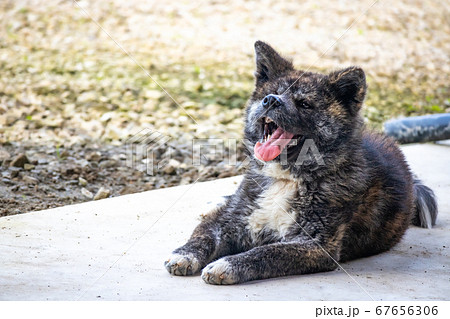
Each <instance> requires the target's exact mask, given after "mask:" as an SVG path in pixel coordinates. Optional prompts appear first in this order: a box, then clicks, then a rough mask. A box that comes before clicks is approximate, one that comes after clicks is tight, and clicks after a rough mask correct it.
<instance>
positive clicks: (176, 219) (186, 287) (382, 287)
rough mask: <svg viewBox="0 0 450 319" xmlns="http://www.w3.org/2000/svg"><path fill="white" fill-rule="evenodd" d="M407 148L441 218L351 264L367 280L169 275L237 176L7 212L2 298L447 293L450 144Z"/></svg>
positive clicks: (407, 296)
mask: <svg viewBox="0 0 450 319" xmlns="http://www.w3.org/2000/svg"><path fill="white" fill-rule="evenodd" d="M403 151H404V152H405V154H406V156H407V158H408V160H409V162H410V164H411V167H412V169H413V170H414V172H416V173H417V174H418V175H419V177H420V178H422V179H423V180H424V182H426V183H427V185H429V186H431V187H432V188H433V189H434V190H435V192H436V194H437V196H438V199H439V209H440V214H439V218H438V223H437V226H436V227H435V228H434V229H432V230H428V229H421V228H416V227H412V228H410V229H409V230H408V231H407V234H406V236H405V237H404V239H403V240H402V242H401V243H400V244H399V245H397V246H396V247H395V249H393V250H391V251H390V252H387V253H384V254H381V255H378V256H373V257H370V258H365V259H360V260H357V261H353V262H349V263H345V264H343V265H342V266H343V267H344V268H345V269H346V271H347V272H348V273H349V274H350V275H351V276H352V277H353V278H354V279H355V280H356V281H357V283H358V284H356V283H355V282H354V281H353V280H352V279H351V278H350V277H349V276H348V275H347V274H345V273H344V272H343V271H341V270H336V271H334V272H329V273H320V274H313V275H303V276H292V277H286V278H278V279H271V280H265V281H256V282H251V283H247V284H243V285H238V286H211V285H207V284H205V283H203V281H202V280H201V278H200V277H199V276H193V277H172V276H170V275H169V274H168V273H167V271H166V270H165V269H164V267H163V261H164V260H165V258H166V257H167V256H168V255H169V253H170V252H171V251H172V250H173V249H174V248H176V247H178V246H180V245H181V244H183V243H184V242H185V241H186V240H187V239H188V237H189V236H190V234H191V232H192V230H193V228H194V227H195V226H196V224H197V223H198V222H199V218H198V216H199V214H200V213H205V212H207V211H208V210H210V209H211V208H213V207H215V206H216V205H217V203H218V202H220V201H222V200H223V197H222V196H224V195H228V194H231V193H233V191H234V190H235V189H236V187H237V185H238V183H239V180H240V179H241V177H233V178H228V179H222V180H217V181H213V182H206V183H197V184H195V185H186V186H180V187H174V188H170V189H161V190H155V191H150V192H145V193H140V194H133V195H127V196H121V197H117V198H111V199H106V200H102V201H96V202H89V203H84V204H79V205H73V206H66V207H61V208H56V209H50V210H45V211H40V212H32V213H27V214H24V215H18V216H11V217H3V218H0V234H1V243H0V247H1V249H0V300H105V299H106V300H370V297H369V295H368V294H370V296H372V297H373V298H374V299H376V300H448V299H450V297H449V296H450V258H449V246H450V232H449V230H450V199H449V194H450V178H449V177H450V165H449V159H450V146H447V145H432V144H427V145H409V146H404V147H403ZM359 285H360V286H359ZM361 287H362V288H363V289H364V290H365V291H367V293H368V294H366V293H365V292H364V290H363V289H362V288H361Z"/></svg>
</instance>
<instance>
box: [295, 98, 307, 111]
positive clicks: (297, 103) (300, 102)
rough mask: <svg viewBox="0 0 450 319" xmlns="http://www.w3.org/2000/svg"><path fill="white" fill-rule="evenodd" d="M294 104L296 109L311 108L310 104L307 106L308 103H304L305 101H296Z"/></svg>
mask: <svg viewBox="0 0 450 319" xmlns="http://www.w3.org/2000/svg"><path fill="white" fill-rule="evenodd" d="M295 104H296V105H297V107H299V108H302V109H309V108H311V104H309V103H308V101H305V100H299V101H296V103H295Z"/></svg>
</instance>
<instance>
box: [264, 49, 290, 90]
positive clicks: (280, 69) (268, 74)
mask: <svg viewBox="0 0 450 319" xmlns="http://www.w3.org/2000/svg"><path fill="white" fill-rule="evenodd" d="M255 53H256V72H255V77H256V85H259V84H262V83H264V82H267V81H270V80H272V79H275V78H277V77H279V76H281V75H283V74H285V73H287V72H289V71H291V70H293V69H294V67H293V65H292V62H291V61H290V60H287V59H285V58H283V57H282V56H281V55H279V54H278V52H277V51H275V50H274V49H273V48H272V47H271V46H270V45H268V44H267V43H264V42H262V41H256V42H255Z"/></svg>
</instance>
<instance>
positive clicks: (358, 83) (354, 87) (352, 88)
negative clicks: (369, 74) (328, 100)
mask: <svg viewBox="0 0 450 319" xmlns="http://www.w3.org/2000/svg"><path fill="white" fill-rule="evenodd" d="M328 79H329V85H330V89H331V92H332V93H333V94H334V96H335V98H336V99H337V100H338V101H339V102H340V103H342V105H343V106H344V107H345V108H346V109H347V110H348V111H349V113H350V114H351V115H353V116H354V115H356V114H357V113H358V111H359V110H360V109H361V106H362V103H363V101H364V98H365V96H366V89H367V84H366V75H365V74H364V71H363V70H362V69H361V68H359V67H355V66H352V67H349V68H346V69H343V70H340V71H334V72H331V73H330V74H329V75H328Z"/></svg>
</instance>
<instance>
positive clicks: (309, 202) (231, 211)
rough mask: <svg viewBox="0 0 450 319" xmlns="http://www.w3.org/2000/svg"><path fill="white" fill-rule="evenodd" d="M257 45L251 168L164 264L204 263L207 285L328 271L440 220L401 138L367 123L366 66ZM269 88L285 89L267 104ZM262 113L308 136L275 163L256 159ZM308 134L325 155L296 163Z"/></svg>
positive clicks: (192, 267)
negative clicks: (293, 57)
mask: <svg viewBox="0 0 450 319" xmlns="http://www.w3.org/2000/svg"><path fill="white" fill-rule="evenodd" d="M255 50H256V66H257V67H256V73H255V77H256V87H255V90H254V92H253V94H252V96H251V98H250V100H249V103H248V106H247V111H246V127H245V141H246V146H247V151H248V154H249V156H250V158H251V164H250V168H249V170H248V172H247V173H246V175H245V176H244V179H243V181H242V183H241V184H240V186H239V188H238V190H237V191H236V193H235V194H234V195H232V196H230V197H229V198H228V199H227V200H226V202H225V203H224V204H223V205H222V206H220V207H218V208H217V209H216V210H214V211H213V212H211V213H209V214H207V215H206V216H205V217H204V219H203V221H202V222H201V223H200V225H198V226H197V228H196V229H195V230H194V233H193V234H192V237H191V238H190V239H189V241H188V242H187V243H186V244H185V245H184V246H182V247H180V248H178V249H176V250H175V251H174V252H173V255H172V256H171V257H170V258H169V260H167V261H166V262H165V266H166V268H167V270H168V271H169V272H170V273H171V274H175V275H191V274H194V273H196V272H199V271H200V270H201V269H203V268H204V269H203V273H202V278H203V279H204V280H205V281H206V282H207V283H210V284H236V283H242V282H246V281H250V280H256V279H265V278H272V277H278V276H287V275H298V274H306V273H314V272H320V271H329V270H333V269H335V268H336V267H337V262H341V261H347V260H351V259H355V258H359V257H364V256H370V255H374V254H378V253H380V252H383V251H386V250H388V249H390V248H391V247H392V246H394V245H395V244H396V243H398V242H399V240H400V239H401V238H402V236H403V234H404V233H405V231H406V229H407V228H408V225H409V224H411V222H414V223H415V224H417V225H422V226H426V225H428V226H429V225H430V224H434V222H435V220H436V216H437V206H436V201H435V199H434V195H433V192H432V191H431V190H430V189H429V188H428V187H426V186H424V185H422V184H421V183H420V182H419V181H417V180H414V179H413V177H412V174H411V172H410V170H409V167H408V164H407V163H406V161H405V158H404V156H403V154H402V152H401V151H400V149H399V148H398V147H397V145H396V143H395V142H393V141H392V140H391V139H389V138H387V137H385V136H383V135H381V134H378V133H375V132H372V131H369V130H367V129H366V128H365V127H364V125H363V120H362V118H361V116H360V114H359V110H360V109H361V106H362V104H363V101H364V98H365V94H366V81H365V75H364V72H363V70H362V69H360V68H358V67H350V68H347V69H344V70H340V71H335V72H332V73H330V74H328V75H323V74H317V73H311V72H304V71H299V70H295V69H294V68H293V66H292V63H291V62H290V61H289V60H287V59H285V58H283V57H281V56H280V55H279V54H278V53H277V52H276V51H275V50H274V49H272V48H271V47H270V46H269V45H267V44H265V43H263V42H260V41H258V42H256V43H255ZM286 90H287V91H286ZM285 91H286V92H285ZM283 92H285V93H284V94H282V93H283ZM268 94H278V95H281V94H282V103H281V104H280V105H278V106H276V107H270V108H268V109H264V108H263V107H262V106H261V104H260V102H261V100H262V99H263V98H264V97H265V96H266V95H268ZM261 116H270V118H272V119H273V120H274V121H275V122H276V123H277V124H278V125H279V126H280V127H282V128H283V129H284V130H286V131H289V132H291V133H295V134H298V135H300V136H301V138H300V139H299V145H298V146H297V147H293V148H292V149H293V150H292V149H291V150H290V151H289V152H290V153H282V155H284V156H285V157H284V158H285V159H286V158H287V162H286V161H285V162H283V161H282V160H281V156H282V155H280V156H279V157H277V158H276V159H275V160H273V161H271V162H269V163H264V162H261V161H259V160H257V159H256V158H255V157H254V154H253V146H254V145H255V143H256V142H257V141H258V140H260V139H261V136H262V131H261V125H260V122H259V120H260V118H261ZM307 139H310V140H312V141H313V142H314V144H315V146H316V147H317V150H318V151H319V152H320V155H321V159H322V162H321V163H319V162H318V161H317V160H315V158H314V157H312V156H311V157H310V158H307V159H306V160H304V161H302V163H301V164H298V163H296V159H297V157H298V155H299V152H300V149H301V146H302V143H303V142H304V141H305V140H307ZM285 151H286V150H285ZM293 189H294V190H295V191H294V192H292V190H293ZM261 206H263V207H261ZM424 212H427V213H426V214H425V213H424ZM282 214H289V215H282ZM286 216H287V217H286ZM289 219H291V221H289Z"/></svg>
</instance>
